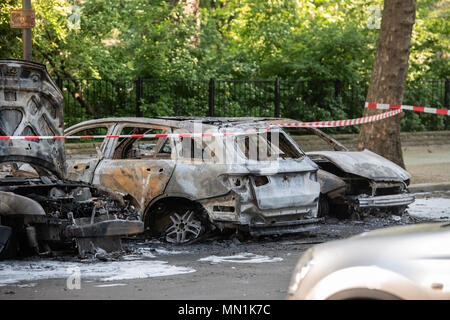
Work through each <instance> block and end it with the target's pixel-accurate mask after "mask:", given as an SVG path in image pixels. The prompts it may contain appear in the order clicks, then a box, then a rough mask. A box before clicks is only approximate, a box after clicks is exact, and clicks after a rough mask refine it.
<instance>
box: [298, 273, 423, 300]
mask: <svg viewBox="0 0 450 320" xmlns="http://www.w3.org/2000/svg"><path fill="white" fill-rule="evenodd" d="M363 294H367V295H368V296H366V295H364V296H361V295H363ZM387 297H392V299H395V298H397V299H407V300H410V299H413V300H415V299H426V298H428V296H427V294H426V293H425V292H424V291H423V290H422V289H421V288H419V287H418V286H417V285H416V284H415V283H414V282H412V281H411V280H410V279H408V278H406V277H405V276H403V275H401V274H398V273H396V272H393V271H391V270H387V269H384V268H380V267H378V266H360V267H350V268H345V269H341V270H338V271H335V272H333V273H331V274H329V275H327V276H326V277H325V278H323V279H322V280H320V281H319V282H318V283H317V284H316V285H315V286H314V287H313V288H312V289H311V290H310V291H309V292H308V293H306V296H305V299H307V300H327V299H354V298H368V299H386V298H387Z"/></svg>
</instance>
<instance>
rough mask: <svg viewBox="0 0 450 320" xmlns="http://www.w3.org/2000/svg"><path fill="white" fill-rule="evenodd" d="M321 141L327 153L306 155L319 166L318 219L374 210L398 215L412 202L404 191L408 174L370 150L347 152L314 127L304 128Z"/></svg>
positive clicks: (407, 183)
mask: <svg viewBox="0 0 450 320" xmlns="http://www.w3.org/2000/svg"><path fill="white" fill-rule="evenodd" d="M305 129H306V130H308V131H309V132H312V133H314V134H315V135H316V136H318V137H319V138H321V139H322V140H324V141H325V142H326V143H327V144H328V145H329V146H330V147H331V149H332V150H331V151H330V150H327V151H310V152H306V154H307V155H308V157H309V158H310V159H311V160H312V161H314V162H315V163H316V164H317V165H318V166H319V167H320V170H319V171H318V177H319V181H320V184H321V190H320V193H321V197H320V205H319V211H320V215H321V216H326V215H329V214H335V215H337V216H338V217H341V218H347V217H350V216H352V215H356V217H357V216H358V215H359V214H360V213H367V214H373V213H375V212H378V211H383V212H389V213H391V214H397V215H401V214H402V213H403V212H404V211H405V209H406V208H407V206H408V205H409V204H411V203H413V202H414V201H415V197H414V195H413V194H411V193H410V192H409V190H408V185H409V182H410V179H411V175H410V174H409V173H408V172H407V171H406V170H405V169H403V168H401V167H400V166H398V165H397V164H395V163H393V162H392V161H390V160H388V159H386V158H384V157H382V156H380V155H378V154H376V153H374V152H372V151H370V150H367V149H366V150H363V151H350V150H349V149H348V148H347V147H345V146H344V145H343V144H341V143H340V142H338V141H337V140H335V139H334V138H332V137H331V136H329V135H327V134H326V133H324V132H323V131H321V130H319V129H317V128H305Z"/></svg>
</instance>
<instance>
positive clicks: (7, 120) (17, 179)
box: [0, 59, 143, 241]
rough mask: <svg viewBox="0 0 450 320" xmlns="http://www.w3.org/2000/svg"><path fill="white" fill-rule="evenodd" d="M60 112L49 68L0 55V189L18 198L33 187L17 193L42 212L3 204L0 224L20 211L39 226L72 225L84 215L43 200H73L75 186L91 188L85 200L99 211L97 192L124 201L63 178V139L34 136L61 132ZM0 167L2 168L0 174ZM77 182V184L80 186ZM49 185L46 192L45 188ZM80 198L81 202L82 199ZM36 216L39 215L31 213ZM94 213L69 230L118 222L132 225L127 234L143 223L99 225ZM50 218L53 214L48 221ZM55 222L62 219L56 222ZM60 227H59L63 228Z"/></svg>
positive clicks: (60, 102)
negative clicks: (18, 137) (52, 224)
mask: <svg viewBox="0 0 450 320" xmlns="http://www.w3.org/2000/svg"><path fill="white" fill-rule="evenodd" d="M63 112H64V99H63V95H62V93H61V91H60V89H59V88H58V87H57V86H56V84H55V83H54V82H53V80H52V79H51V77H50V76H49V74H48V73H47V70H46V68H45V66H44V65H42V64H38V63H33V62H28V61H22V60H14V59H0V136H2V138H1V139H0V169H3V170H0V182H1V183H0V191H1V190H3V195H4V196H5V197H8V199H13V200H14V201H16V202H17V201H20V200H15V199H20V197H18V196H17V194H19V190H22V189H24V190H25V189H26V190H28V189H29V190H31V191H30V192H27V191H24V192H22V193H21V196H24V197H26V198H27V199H28V198H29V199H33V200H30V201H32V202H33V203H34V204H35V205H36V207H39V206H41V205H42V208H43V209H44V210H42V212H31V213H30V214H27V213H25V212H22V211H21V210H14V208H15V206H14V205H10V206H7V208H6V207H5V206H3V209H4V210H3V211H0V214H2V212H3V216H2V217H3V218H4V219H3V220H2V221H1V223H2V224H4V223H3V222H4V221H5V220H10V219H14V221H16V220H17V221H19V220H20V219H21V218H20V216H27V219H28V220H29V221H33V223H37V224H39V225H40V226H42V225H43V224H47V223H49V221H50V220H51V221H53V220H55V219H60V221H63V220H64V225H65V224H66V223H69V224H71V223H72V222H73V221H74V220H73V219H74V218H75V221H76V220H77V218H80V219H84V216H80V217H77V216H75V215H74V216H72V218H70V217H69V214H71V213H72V212H69V213H66V212H63V211H62V210H54V211H50V209H49V208H48V207H46V206H45V205H43V204H44V203H47V202H52V201H56V200H55V199H59V200H58V201H62V202H65V201H72V204H75V200H76V199H74V197H73V195H74V193H75V192H77V189H76V188H78V187H80V188H82V190H85V191H86V190H88V189H89V194H91V192H92V195H94V194H95V195H96V196H95V197H94V196H93V197H88V198H89V199H86V201H88V200H89V201H91V202H92V201H93V202H95V204H93V205H95V207H96V210H97V212H100V211H101V210H103V211H105V210H104V209H105V208H103V205H102V204H103V202H102V201H101V200H99V197H100V194H101V195H102V196H103V195H104V197H105V199H107V200H108V201H109V200H110V202H111V203H112V202H115V203H123V200H124V199H122V198H120V197H121V195H117V194H113V193H112V192H110V191H108V190H100V189H99V188H96V187H93V186H91V185H87V184H83V185H81V183H74V182H73V181H68V180H65V175H66V172H65V148H64V140H63V139H54V138H51V139H36V137H37V136H51V137H57V136H63V131H64V114H63ZM17 136H25V137H28V138H23V137H22V138H20V139H15V138H14V137H17ZM32 137H33V138H32ZM30 138H32V139H30ZM5 167H6V168H7V169H6V170H4V168H5ZM1 171H5V172H3V173H2V172H1ZM79 184H80V186H78V185H79ZM34 185H35V186H36V188H37V189H36V191H33V186H34ZM24 186H26V187H27V188H28V189H27V188H25V187H24ZM47 189H49V190H50V191H49V192H47V193H45V192H46V190H47ZM38 191H39V192H41V193H43V194H40V195H39V196H37V195H36V193H39V192H38ZM97 195H98V196H97ZM91 198H92V199H91ZM116 200H117V201H116ZM81 202H83V201H81V200H80V203H81ZM38 203H39V204H38ZM105 206H106V205H105ZM0 208H1V207H0ZM8 208H9V209H8ZM123 209H125V208H122V207H120V208H119V211H124V210H123ZM106 210H108V208H106ZM44 211H45V212H44ZM103 211H101V212H103ZM120 213H121V212H120ZM88 214H89V215H90V211H89V212H87V211H86V212H83V215H88ZM36 215H39V216H40V218H39V219H38V218H33V217H31V216H36ZM52 216H53V217H52ZM97 216H99V214H97V215H96V216H95V219H94V214H92V218H91V219H90V220H89V221H88V223H83V224H81V222H80V224H77V223H74V225H73V226H70V227H71V228H72V229H74V228H75V227H78V229H82V230H81V231H83V232H84V231H86V230H87V229H86V228H91V229H92V227H95V226H98V227H103V226H105V225H107V227H108V228H109V230H112V227H114V226H116V225H120V226H125V225H129V226H130V230H133V232H130V233H129V234H135V233H136V232H137V231H136V230H141V229H143V226H141V225H139V224H142V223H141V222H139V223H138V224H136V223H135V222H132V223H131V221H130V223H128V221H119V220H120V219H115V218H114V219H113V218H111V219H110V218H108V219H107V220H108V221H105V220H104V219H103V220H102V221H101V223H100V224H98V223H96V222H94V221H97V220H96V219H97ZM108 217H113V215H108ZM52 218H55V219H53V220H52ZM61 219H63V220H61ZM28 220H27V221H28ZM36 221H38V222H36ZM80 221H81V220H80ZM83 221H84V220H83ZM108 222H111V223H108ZM125 222H127V223H125ZM54 225H56V226H57V225H62V224H61V223H57V222H56V223H55V224H54ZM136 227H137V228H136ZM72 229H71V230H72ZM75 229H76V228H75ZM103 229H105V228H103ZM116 229H117V228H116ZM122 229H124V228H122ZM125 229H126V228H125ZM60 231H61V232H62V231H63V230H60ZM65 231H67V230H65ZM116 231H117V230H114V232H109V233H102V232H100V233H98V235H99V237H101V236H103V235H104V234H114V236H117V235H118V234H120V232H116ZM119 231H120V230H119ZM139 232H140V231H139ZM123 234H127V233H123ZM95 237H96V235H95V234H93V236H92V237H91V238H95ZM72 238H76V239H78V238H81V237H78V236H73V237H72ZM77 241H78V240H77Z"/></svg>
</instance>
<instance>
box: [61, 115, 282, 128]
mask: <svg viewBox="0 0 450 320" xmlns="http://www.w3.org/2000/svg"><path fill="white" fill-rule="evenodd" d="M287 120H289V119H280V118H263V117H261V118H258V117H242V118H226V117H184V116H176V117H153V118H146V117H115V118H102V119H94V120H87V121H84V122H80V123H78V124H76V125H73V126H71V127H70V128H68V129H67V130H66V132H70V131H73V130H76V129H78V128H80V127H84V126H89V125H96V124H112V123H131V124H149V125H159V126H168V127H172V128H180V129H181V128H190V127H192V126H193V125H194V124H196V123H201V124H202V125H205V126H208V127H210V128H212V127H238V126H248V125H252V124H254V125H261V124H267V123H273V124H275V123H281V122H286V121H287Z"/></svg>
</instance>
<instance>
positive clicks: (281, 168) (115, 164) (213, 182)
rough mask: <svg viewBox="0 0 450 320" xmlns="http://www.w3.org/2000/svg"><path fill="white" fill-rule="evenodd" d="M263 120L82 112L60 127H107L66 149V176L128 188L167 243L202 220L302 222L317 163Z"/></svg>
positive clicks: (267, 230)
mask: <svg viewBox="0 0 450 320" xmlns="http://www.w3.org/2000/svg"><path fill="white" fill-rule="evenodd" d="M269 120H270V119H261V118H190V117H166V118H109V119H97V120H89V121H85V122H82V123H79V124H77V125H74V126H72V127H70V128H68V129H67V130H66V131H65V134H66V135H67V136H79V137H90V136H93V135H99V134H102V135H107V136H109V137H108V138H105V139H103V140H102V141H97V143H95V142H92V141H89V143H85V146H84V148H83V146H82V148H81V149H78V150H84V151H78V152H77V153H75V154H72V155H68V159H67V170H68V176H69V177H70V178H71V179H72V180H77V181H78V180H79V181H85V182H87V183H92V184H94V185H101V186H105V187H108V188H111V189H113V190H117V191H120V192H124V193H129V194H130V195H131V196H132V197H133V198H134V199H135V200H136V202H137V203H139V207H140V209H141V210H142V211H143V214H142V217H141V218H142V221H143V222H144V223H145V229H146V231H147V232H148V233H149V234H150V235H151V236H156V237H161V238H162V239H164V240H166V241H168V242H171V243H187V242H192V241H194V240H196V239H198V238H200V237H201V235H202V234H203V233H204V232H205V231H206V230H207V229H208V228H219V229H220V230H223V229H236V230H244V231H246V232H249V233H250V234H251V235H254V236H258V235H269V234H285V233H294V232H300V231H305V230H307V229H311V227H312V226H313V225H314V224H315V223H317V222H319V221H320V220H321V219H319V218H318V217H317V213H318V211H317V210H318V201H319V193H320V184H319V182H318V179H317V170H318V166H317V165H316V164H315V163H314V162H312V161H311V160H310V159H309V158H308V157H307V156H306V155H305V154H304V153H303V151H302V150H301V149H300V148H299V147H298V146H297V145H296V144H295V142H294V141H293V140H292V139H291V138H290V137H289V136H288V135H286V133H284V132H283V130H281V129H279V128H273V129H271V130H266V129H267V121H269ZM272 120H273V119H272ZM249 131H253V134H247V133H248V132H249ZM195 132H197V133H199V132H200V133H205V134H200V135H197V136H195V135H194V136H193V135H191V133H195ZM176 133H179V134H178V135H177V134H176ZM151 134H153V135H155V136H154V137H150V136H149V135H151ZM167 134H169V135H168V136H166V135H167ZM124 135H125V136H124ZM139 135H141V136H139ZM80 141H81V140H80ZM93 141H94V140H93ZM68 145H69V144H68ZM255 150H256V152H253V151H255Z"/></svg>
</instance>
